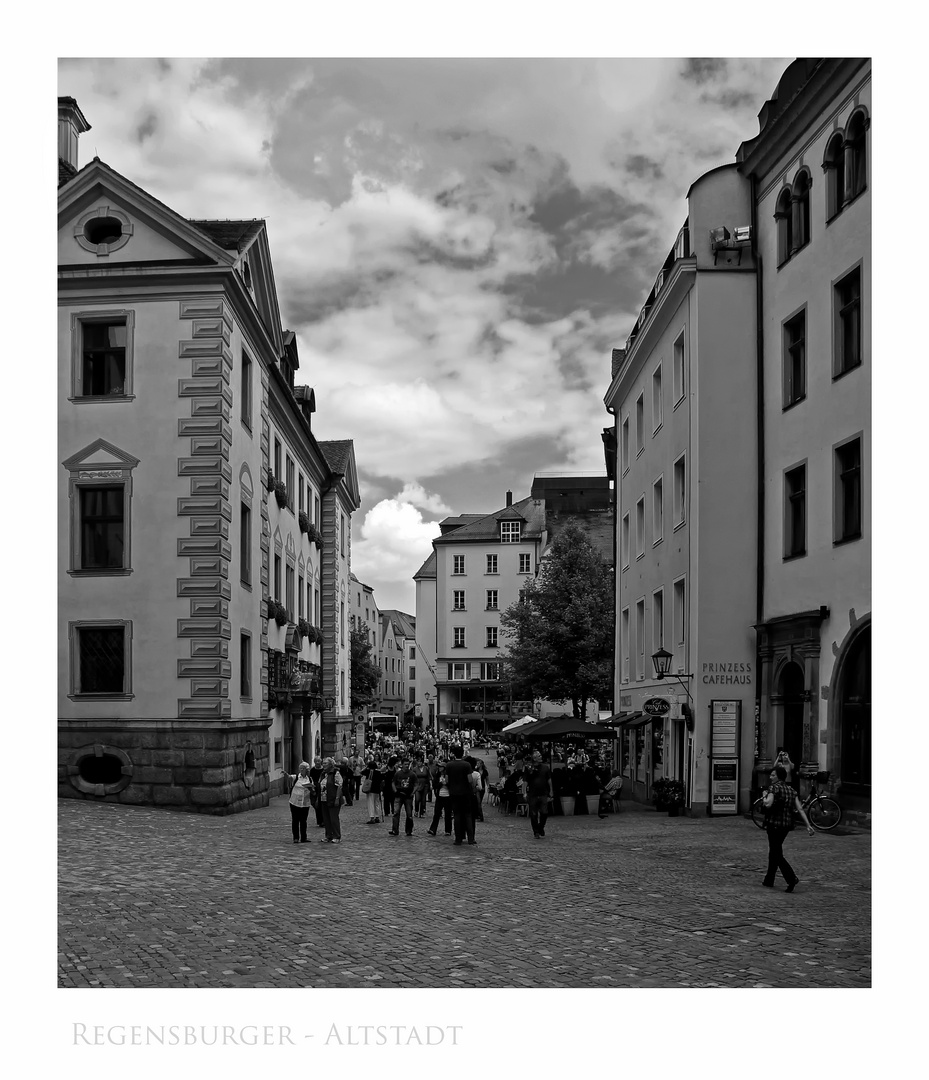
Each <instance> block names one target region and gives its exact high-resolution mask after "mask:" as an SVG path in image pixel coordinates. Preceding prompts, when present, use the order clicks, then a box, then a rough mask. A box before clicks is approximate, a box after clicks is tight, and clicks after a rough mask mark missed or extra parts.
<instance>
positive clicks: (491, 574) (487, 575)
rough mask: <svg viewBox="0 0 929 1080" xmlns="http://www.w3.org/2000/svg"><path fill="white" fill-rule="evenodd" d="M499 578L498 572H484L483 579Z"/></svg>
mask: <svg viewBox="0 0 929 1080" xmlns="http://www.w3.org/2000/svg"><path fill="white" fill-rule="evenodd" d="M499 576H500V571H499V570H485V571H484V577H499Z"/></svg>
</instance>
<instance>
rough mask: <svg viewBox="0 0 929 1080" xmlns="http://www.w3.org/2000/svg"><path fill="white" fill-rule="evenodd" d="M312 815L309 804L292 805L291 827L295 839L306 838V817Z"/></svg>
mask: <svg viewBox="0 0 929 1080" xmlns="http://www.w3.org/2000/svg"><path fill="white" fill-rule="evenodd" d="M309 816H310V808H309V807H308V806H293V805H292V804H291V807H290V828H291V831H292V832H293V834H294V840H306V819H307V818H308V817H309Z"/></svg>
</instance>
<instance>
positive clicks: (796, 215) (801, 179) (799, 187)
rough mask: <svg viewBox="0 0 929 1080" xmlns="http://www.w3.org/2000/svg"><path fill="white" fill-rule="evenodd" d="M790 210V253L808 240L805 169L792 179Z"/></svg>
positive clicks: (807, 180)
mask: <svg viewBox="0 0 929 1080" xmlns="http://www.w3.org/2000/svg"><path fill="white" fill-rule="evenodd" d="M791 211H792V219H793V247H792V248H791V254H792V253H793V252H794V251H799V250H800V248H802V247H803V246H804V245H805V244H808V243H809V242H810V174H809V173H808V172H807V171H806V170H805V169H804V170H803V171H801V172H799V173H797V178H796V180H794V190H793V198H792V199H791Z"/></svg>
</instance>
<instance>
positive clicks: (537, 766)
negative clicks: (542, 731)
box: [526, 750, 553, 840]
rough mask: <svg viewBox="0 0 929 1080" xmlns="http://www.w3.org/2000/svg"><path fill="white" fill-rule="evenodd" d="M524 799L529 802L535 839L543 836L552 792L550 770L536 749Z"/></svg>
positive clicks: (530, 822)
mask: <svg viewBox="0 0 929 1080" xmlns="http://www.w3.org/2000/svg"><path fill="white" fill-rule="evenodd" d="M527 784H528V787H527V790H526V799H527V801H528V803H529V824H530V825H531V826H532V835H533V836H534V837H535V838H536V840H541V839H542V837H543V836H545V822H546V821H547V820H548V803H549V800H550V799H551V798H553V794H552V770H551V768H550V767H549V766H548V765H546V764H545V762H544V761H543V760H542V755H541V754H540V753H539V751H538V750H536V752H535V753H534V754H533V755H532V764H531V765H530V766H529V772H528V776H527Z"/></svg>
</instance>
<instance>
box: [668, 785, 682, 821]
mask: <svg viewBox="0 0 929 1080" xmlns="http://www.w3.org/2000/svg"><path fill="white" fill-rule="evenodd" d="M665 800H666V802H667V806H668V817H677V816H678V815H679V814H680V812H681V807H682V806H683V805H684V785H683V784H682V783H681V782H680V780H669V781H668V782H667V788H666V795H665Z"/></svg>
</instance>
